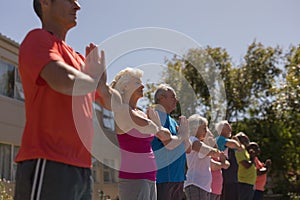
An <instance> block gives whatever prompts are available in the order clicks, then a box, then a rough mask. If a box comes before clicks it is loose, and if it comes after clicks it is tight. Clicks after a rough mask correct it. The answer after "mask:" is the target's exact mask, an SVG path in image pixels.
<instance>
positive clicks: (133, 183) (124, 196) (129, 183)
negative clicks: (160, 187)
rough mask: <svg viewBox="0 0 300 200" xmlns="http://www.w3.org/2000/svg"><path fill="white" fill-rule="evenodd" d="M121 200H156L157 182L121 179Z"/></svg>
mask: <svg viewBox="0 0 300 200" xmlns="http://www.w3.org/2000/svg"><path fill="white" fill-rule="evenodd" d="M119 197H120V200H156V185H155V181H150V180H147V179H133V180H131V179H122V178H119Z"/></svg>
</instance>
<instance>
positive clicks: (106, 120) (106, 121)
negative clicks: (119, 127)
mask: <svg viewBox="0 0 300 200" xmlns="http://www.w3.org/2000/svg"><path fill="white" fill-rule="evenodd" d="M103 125H104V127H105V128H108V129H110V130H112V131H114V130H115V121H114V116H113V113H112V112H110V111H109V110H106V109H105V108H103Z"/></svg>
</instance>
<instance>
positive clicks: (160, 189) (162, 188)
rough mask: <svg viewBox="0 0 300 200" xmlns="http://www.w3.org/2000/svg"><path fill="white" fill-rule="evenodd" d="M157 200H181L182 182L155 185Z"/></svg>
mask: <svg viewBox="0 0 300 200" xmlns="http://www.w3.org/2000/svg"><path fill="white" fill-rule="evenodd" d="M156 188H157V200H182V199H183V198H184V193H183V182H174V183H159V184H156Z"/></svg>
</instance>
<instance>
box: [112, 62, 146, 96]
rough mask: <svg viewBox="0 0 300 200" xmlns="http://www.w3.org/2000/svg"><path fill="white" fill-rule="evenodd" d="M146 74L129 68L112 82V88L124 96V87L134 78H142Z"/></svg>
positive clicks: (122, 71)
mask: <svg viewBox="0 0 300 200" xmlns="http://www.w3.org/2000/svg"><path fill="white" fill-rule="evenodd" d="M143 74H144V72H143V71H142V70H140V69H136V68H131V67H127V68H125V69H123V70H121V71H120V72H119V73H118V74H117V75H116V76H115V78H114V80H113V81H112V82H111V84H110V86H111V87H112V88H114V89H116V90H118V91H119V92H120V93H121V94H124V87H125V86H126V85H127V83H128V82H129V81H130V80H131V79H132V78H138V79H140V78H142V76H143Z"/></svg>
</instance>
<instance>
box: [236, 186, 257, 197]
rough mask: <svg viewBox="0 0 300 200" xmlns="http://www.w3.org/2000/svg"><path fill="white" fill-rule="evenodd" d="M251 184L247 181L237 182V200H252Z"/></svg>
mask: <svg viewBox="0 0 300 200" xmlns="http://www.w3.org/2000/svg"><path fill="white" fill-rule="evenodd" d="M253 196H254V190H253V185H250V184H247V183H239V200H253Z"/></svg>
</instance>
